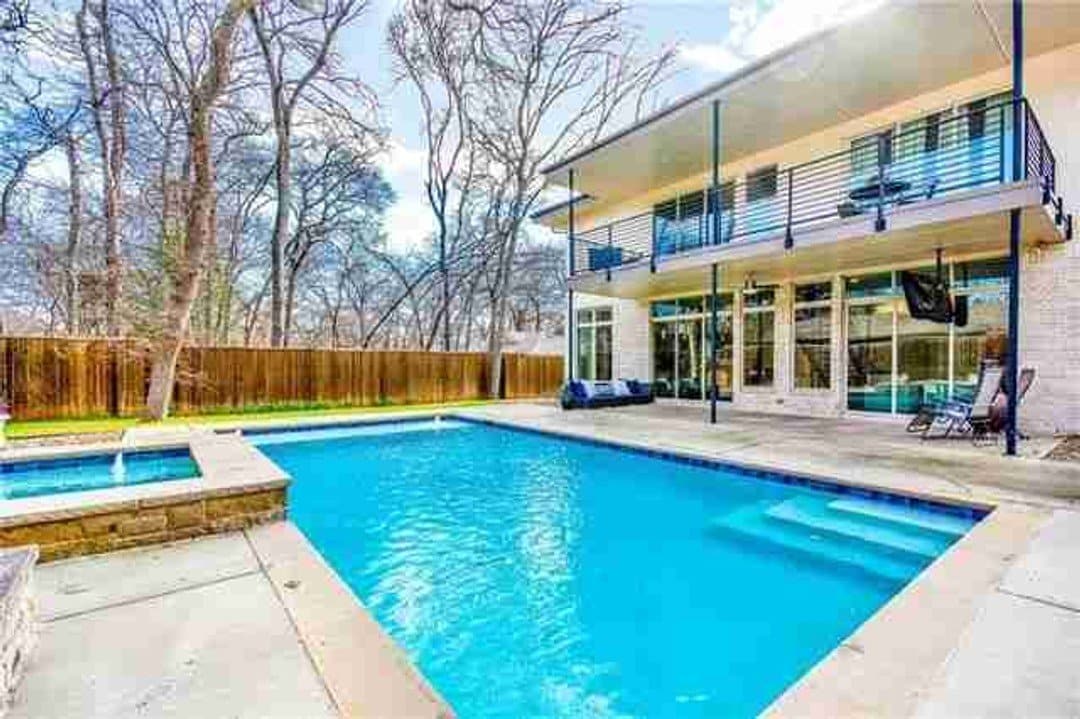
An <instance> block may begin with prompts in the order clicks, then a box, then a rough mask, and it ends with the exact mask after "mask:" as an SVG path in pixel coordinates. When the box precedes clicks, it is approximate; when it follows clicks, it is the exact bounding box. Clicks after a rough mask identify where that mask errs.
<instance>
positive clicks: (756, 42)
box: [342, 0, 877, 250]
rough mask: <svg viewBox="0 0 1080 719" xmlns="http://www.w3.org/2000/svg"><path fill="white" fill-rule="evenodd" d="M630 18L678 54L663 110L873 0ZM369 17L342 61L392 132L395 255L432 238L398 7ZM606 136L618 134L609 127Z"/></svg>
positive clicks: (688, 2) (700, 9)
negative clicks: (396, 74) (399, 43)
mask: <svg viewBox="0 0 1080 719" xmlns="http://www.w3.org/2000/svg"><path fill="white" fill-rule="evenodd" d="M626 1H627V2H628V4H629V6H630V13H629V19H630V21H631V23H632V24H633V25H635V26H636V27H637V28H638V29H639V31H640V32H641V33H642V35H643V37H644V39H645V40H646V42H648V43H650V44H651V45H653V46H654V47H656V48H659V47H661V46H663V45H671V46H674V47H676V48H677V69H678V73H677V74H676V76H675V78H674V79H673V80H672V81H671V82H669V83H668V84H667V85H666V86H665V87H664V88H663V90H662V92H661V103H662V104H663V103H665V102H670V101H671V100H674V99H676V98H678V97H681V96H683V95H686V94H688V93H691V92H694V91H695V90H697V89H699V88H701V87H702V86H704V85H706V84H709V83H712V82H715V81H717V80H720V79H722V78H723V77H724V76H725V75H728V74H730V73H732V72H734V71H735V70H737V69H739V68H740V67H742V66H743V65H745V64H746V63H748V62H750V61H752V60H754V59H757V58H759V57H761V56H763V55H767V54H769V53H770V52H773V51H774V50H776V49H778V48H780V47H783V46H785V45H788V44H790V43H792V42H794V41H796V40H798V39H799V38H800V37H804V36H805V35H808V34H810V33H813V32H816V31H817V30H820V29H821V28H822V27H825V26H827V25H829V24H832V23H835V22H836V21H838V20H839V19H842V18H843V17H846V16H847V15H849V14H850V13H853V12H861V11H863V10H865V9H866V7H867V6H868V5H871V4H877V0H714V1H711V2H710V1H709V0H637V1H636V2H635V0H626ZM371 2H372V4H371V8H370V9H369V11H368V14H367V15H366V16H365V17H364V18H363V19H362V20H361V21H360V23H358V24H357V25H356V26H355V27H353V28H351V29H350V32H349V33H348V34H347V35H345V36H343V38H342V41H343V42H342V50H343V53H344V55H345V61H346V62H347V63H348V64H349V65H350V66H352V67H353V68H354V69H355V70H356V71H357V72H358V73H359V74H360V75H361V77H363V78H364V79H365V81H366V82H367V83H368V84H369V85H370V86H372V87H374V88H375V90H376V91H377V93H378V96H379V98H380V102H381V104H382V115H383V121H384V122H385V123H386V124H387V125H388V127H389V129H390V140H389V151H388V152H387V153H386V155H385V156H384V157H383V159H382V161H381V163H382V167H383V170H384V172H385V173H386V175H387V177H388V179H389V180H390V182H391V184H392V185H393V187H394V190H395V192H396V193H397V198H398V199H397V201H396V203H395V204H394V206H393V207H392V208H391V210H390V212H389V215H388V217H387V227H386V229H387V235H388V238H389V241H390V243H391V245H393V246H394V247H396V248H399V249H403V250H405V249H408V248H411V247H416V246H418V245H419V243H421V242H422V241H423V239H424V237H425V236H427V234H428V233H430V232H431V230H432V228H433V223H432V219H431V213H430V210H429V209H428V207H427V205H426V203H425V201H424V196H423V168H424V157H425V156H424V142H423V135H422V133H421V131H420V115H419V112H418V108H417V104H416V101H415V98H414V97H413V96H412V95H411V94H410V92H409V89H408V87H407V86H405V85H401V86H398V87H394V84H393V77H392V60H391V56H390V53H389V51H388V50H387V48H386V43H385V29H386V23H387V21H388V20H389V18H390V16H391V14H392V13H393V11H394V8H395V7H396V5H397V0H371ZM610 129H611V130H612V131H614V130H617V129H618V128H617V127H612V128H610Z"/></svg>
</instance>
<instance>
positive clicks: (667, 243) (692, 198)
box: [653, 191, 705, 255]
mask: <svg viewBox="0 0 1080 719" xmlns="http://www.w3.org/2000/svg"><path fill="white" fill-rule="evenodd" d="M704 214H705V193H704V191H698V192H688V193H686V194H685V195H679V196H678V197H675V198H672V199H670V200H665V201H664V202H661V203H659V204H657V205H653V243H654V246H655V248H656V253H657V254H659V255H671V254H675V253H677V252H684V251H686V250H689V249H693V248H695V247H700V246H701V245H702V242H703V239H704V237H705V235H704V232H703V224H702V223H703V222H704V220H703V217H704Z"/></svg>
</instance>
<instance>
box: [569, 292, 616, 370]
mask: <svg viewBox="0 0 1080 719" xmlns="http://www.w3.org/2000/svg"><path fill="white" fill-rule="evenodd" d="M611 318H612V315H611V308H610V307H596V308H590V309H583V310H578V313H577V370H578V371H577V376H578V378H580V379H587V380H610V379H611V377H612V375H611V346H612V319H611Z"/></svg>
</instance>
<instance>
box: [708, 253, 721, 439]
mask: <svg viewBox="0 0 1080 719" xmlns="http://www.w3.org/2000/svg"><path fill="white" fill-rule="evenodd" d="M717 272H718V270H717V267H716V263H715V262H714V263H713V265H712V294H711V295H710V297H709V301H710V304H709V340H710V342H709V345H710V351H709V423H710V424H716V400H717V397H716V395H717V393H718V392H717V384H716V357H717V350H718V349H719V348H718V347H717V346H716V343H717V341H718V340H719V338H720V333H719V332H718V331H717V330H718V328H717V326H716V323H717V316H718V315H719V312H720V308H719V307H718V305H719V304H720V298H719V296H718V294H717Z"/></svg>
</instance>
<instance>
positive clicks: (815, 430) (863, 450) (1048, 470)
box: [459, 402, 1080, 506]
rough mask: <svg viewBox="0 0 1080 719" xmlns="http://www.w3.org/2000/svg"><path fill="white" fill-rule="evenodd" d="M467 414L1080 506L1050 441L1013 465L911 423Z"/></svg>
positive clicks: (548, 406)
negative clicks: (912, 429) (911, 430)
mask: <svg viewBox="0 0 1080 719" xmlns="http://www.w3.org/2000/svg"><path fill="white" fill-rule="evenodd" d="M459 414H463V415H466V416H476V417H486V418H489V419H492V420H496V421H509V422H518V423H523V424H526V425H529V426H533V427H537V428H540V429H546V430H549V431H556V432H565V433H569V434H578V435H582V436H589V437H600V438H606V439H610V440H612V441H617V442H626V443H630V444H646V445H650V446H659V447H664V448H668V449H674V450H681V451H685V452H689V453H693V454H699V455H703V456H708V457H714V458H716V459H721V460H726V461H730V462H734V463H738V464H744V465H754V466H761V467H766V468H772V469H780V470H787V471H790V472H799V473H805V474H814V475H821V476H822V477H827V478H831V479H838V480H841V481H848V482H854V483H857V484H871V485H875V486H879V487H883V488H888V489H891V490H894V491H899V492H914V493H917V494H922V495H927V494H929V495H934V496H939V497H942V498H950V499H953V500H959V501H965V502H973V501H974V502H987V503H991V504H993V503H996V502H999V501H1021V502H1027V501H1030V502H1035V503H1039V504H1044V505H1053V506H1068V505H1070V504H1072V503H1073V502H1074V501H1076V500H1080V463H1074V462H1053V461H1045V460H1041V459H1038V457H1039V456H1041V455H1042V454H1043V453H1045V452H1046V451H1048V450H1049V449H1050V447H1051V446H1052V441H1051V440H1050V438H1036V439H1033V440H1031V441H1025V442H1023V443H1022V445H1021V449H1022V452H1023V456H1021V457H1020V458H1007V457H1004V456H1003V451H1002V449H1001V448H1000V447H999V446H997V445H996V444H995V443H993V442H992V441H991V442H990V443H989V444H980V445H974V444H973V443H972V442H971V441H970V440H967V439H943V440H926V441H924V440H922V439H921V438H920V437H919V436H918V435H913V434H908V433H907V432H905V431H904V426H905V424H906V420H905V419H903V418H896V419H894V418H881V419H879V418H862V417H860V418H844V419H825V418H815V417H801V416H795V415H780V414H764V413H758V412H745V411H737V410H734V409H732V408H730V407H729V406H726V405H721V406H720V407H719V412H718V417H717V423H716V424H709V423H708V405H703V404H684V403H677V402H657V403H655V404H652V405H644V406H632V407H621V408H612V409H601V410H576V411H571V412H564V411H562V410H560V409H558V408H557V407H556V406H555V403H554V402H534V403H525V402H522V403H516V404H499V405H490V406H484V407H476V408H470V409H469V410H468V411H463V412H460V413H459Z"/></svg>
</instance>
